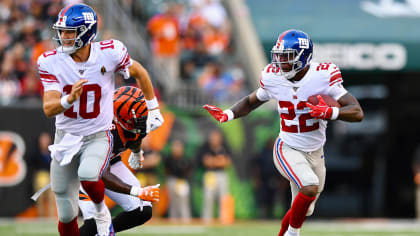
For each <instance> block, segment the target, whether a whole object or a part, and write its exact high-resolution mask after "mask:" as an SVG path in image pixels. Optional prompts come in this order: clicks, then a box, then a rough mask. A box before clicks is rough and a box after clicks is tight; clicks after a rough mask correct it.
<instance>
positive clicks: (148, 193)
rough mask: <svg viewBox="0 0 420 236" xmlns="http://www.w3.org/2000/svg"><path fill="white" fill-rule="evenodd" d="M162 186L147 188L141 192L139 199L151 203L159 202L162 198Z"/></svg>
mask: <svg viewBox="0 0 420 236" xmlns="http://www.w3.org/2000/svg"><path fill="white" fill-rule="evenodd" d="M159 186H160V184H156V185H153V186H147V187H144V188H142V189H141V190H140V193H139V195H138V197H139V198H140V199H141V200H144V201H149V202H158V201H159V197H160V188H159Z"/></svg>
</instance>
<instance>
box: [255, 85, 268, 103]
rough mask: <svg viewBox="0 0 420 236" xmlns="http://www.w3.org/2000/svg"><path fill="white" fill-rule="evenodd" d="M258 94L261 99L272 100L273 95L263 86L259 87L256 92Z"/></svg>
mask: <svg viewBox="0 0 420 236" xmlns="http://www.w3.org/2000/svg"><path fill="white" fill-rule="evenodd" d="M255 95H257V98H258V100H260V101H262V102H263V101H268V100H270V98H271V96H270V94H269V93H268V92H267V90H265V89H263V88H261V87H260V88H258V90H257V93H256V94H255Z"/></svg>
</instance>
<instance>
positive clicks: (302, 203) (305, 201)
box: [289, 192, 316, 229]
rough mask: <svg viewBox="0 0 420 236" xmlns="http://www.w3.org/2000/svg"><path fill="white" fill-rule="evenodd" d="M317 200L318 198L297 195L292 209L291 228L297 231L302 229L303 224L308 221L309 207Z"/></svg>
mask: <svg viewBox="0 0 420 236" xmlns="http://www.w3.org/2000/svg"><path fill="white" fill-rule="evenodd" d="M315 198H316V197H309V196H306V195H305V194H303V193H301V192H299V193H298V194H297V196H296V198H295V200H294V201H293V204H292V207H291V208H290V223H289V224H290V226H292V227H293V228H295V229H299V228H300V227H302V224H303V222H304V221H305V219H306V213H307V212H308V209H309V206H310V205H311V203H312V202H313V201H314V200H315Z"/></svg>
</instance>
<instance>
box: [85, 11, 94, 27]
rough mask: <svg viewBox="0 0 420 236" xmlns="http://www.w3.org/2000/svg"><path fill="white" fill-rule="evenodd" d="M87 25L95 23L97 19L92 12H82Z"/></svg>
mask: <svg viewBox="0 0 420 236" xmlns="http://www.w3.org/2000/svg"><path fill="white" fill-rule="evenodd" d="M82 14H83V17H84V18H85V23H86V24H91V23H95V17H94V16H93V13H92V12H82Z"/></svg>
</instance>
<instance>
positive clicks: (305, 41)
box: [298, 38, 309, 49]
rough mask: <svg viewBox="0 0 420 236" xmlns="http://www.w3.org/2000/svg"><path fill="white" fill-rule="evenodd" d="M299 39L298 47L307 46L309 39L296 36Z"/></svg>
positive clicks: (305, 47) (306, 47)
mask: <svg viewBox="0 0 420 236" xmlns="http://www.w3.org/2000/svg"><path fill="white" fill-rule="evenodd" d="M298 40H299V47H300V48H303V49H308V48H309V40H308V39H306V38H298Z"/></svg>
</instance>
